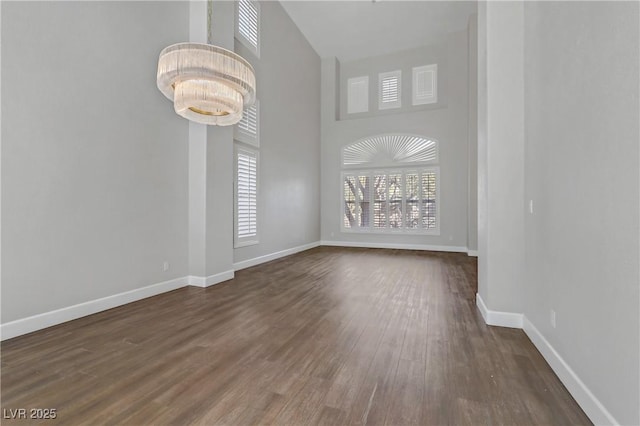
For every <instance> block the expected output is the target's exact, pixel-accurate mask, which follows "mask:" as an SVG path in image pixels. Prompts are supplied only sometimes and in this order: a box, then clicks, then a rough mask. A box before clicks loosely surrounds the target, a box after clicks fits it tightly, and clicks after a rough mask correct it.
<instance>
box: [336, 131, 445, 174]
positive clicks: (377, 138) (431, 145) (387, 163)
mask: <svg viewBox="0 0 640 426" xmlns="http://www.w3.org/2000/svg"><path fill="white" fill-rule="evenodd" d="M341 160H342V168H343V169H352V168H370V167H404V166H407V167H415V166H419V165H427V164H429V165H431V164H437V163H438V161H439V143H438V141H437V140H436V139H433V138H427V137H424V136H420V135H415V134H408V133H387V134H380V135H374V136H367V137H365V138H362V139H359V140H357V141H355V142H353V143H351V144H348V145H345V146H344V147H343V148H342V158H341Z"/></svg>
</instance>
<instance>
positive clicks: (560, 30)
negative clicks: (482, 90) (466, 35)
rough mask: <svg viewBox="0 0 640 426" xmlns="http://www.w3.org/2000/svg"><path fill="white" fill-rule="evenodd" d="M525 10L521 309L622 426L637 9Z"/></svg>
mask: <svg viewBox="0 0 640 426" xmlns="http://www.w3.org/2000/svg"><path fill="white" fill-rule="evenodd" d="M524 8H525V49H524V52H525V67H524V75H525V104H524V108H525V115H526V117H525V129H526V151H525V170H526V178H525V188H526V195H527V199H533V200H534V214H533V215H531V214H526V216H525V217H526V220H525V233H526V260H527V270H526V276H527V282H526V285H525V298H524V300H525V305H524V312H525V315H526V317H527V318H528V319H529V320H530V321H531V322H532V323H533V324H534V325H535V326H536V327H537V328H538V330H540V332H541V333H542V334H543V335H544V336H545V337H546V339H547V340H548V341H549V342H550V343H551V345H552V346H553V347H554V348H555V349H556V350H557V351H558V353H559V354H560V356H562V357H563V358H564V359H565V360H566V361H567V363H568V364H569V365H570V366H571V368H572V369H573V370H574V371H575V372H576V374H577V375H578V376H579V377H580V378H581V379H582V381H583V382H584V383H585V385H586V386H587V387H588V388H589V389H590V390H591V391H592V392H593V393H594V395H595V396H596V397H597V398H598V399H599V400H600V402H602V403H603V404H604V406H605V407H606V408H607V409H608V410H609V411H610V413H611V414H612V415H613V416H614V417H615V419H616V420H617V421H618V422H619V423H620V424H628V425H631V424H640V413H639V406H640V405H639V401H640V390H639V386H640V384H639V378H640V372H639V371H638V369H639V365H638V364H639V363H638V360H639V359H640V353H639V344H640V342H639V341H638V340H639V338H640V328H639V327H640V325H639V324H640V312H639V300H640V299H639V294H638V293H639V283H640V273H639V265H638V259H639V253H638V235H639V217H640V211H639V200H638V196H639V178H640V176H639V147H638V141H639V140H640V130H639V125H638V117H639V115H640V109H639V103H638V91H639V87H638V74H639V69H638V64H639V59H640V58H639V55H638V52H639V47H640V46H639V41H638V40H639V36H640V34H639V31H638V25H639V24H638V13H639V10H638V8H639V5H638V3H637V2H626V3H623V2H603V3H594V2H568V3H564V2H558V3H555V2H553V3H551V2H549V3H547V2H526V5H525V6H524ZM551 309H553V310H555V311H556V313H557V326H556V328H553V327H551V325H550V320H549V317H550V310H551Z"/></svg>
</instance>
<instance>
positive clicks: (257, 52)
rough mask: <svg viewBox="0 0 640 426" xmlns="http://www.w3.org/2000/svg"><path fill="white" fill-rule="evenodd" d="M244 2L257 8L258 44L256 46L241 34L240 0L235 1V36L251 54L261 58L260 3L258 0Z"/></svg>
mask: <svg viewBox="0 0 640 426" xmlns="http://www.w3.org/2000/svg"><path fill="white" fill-rule="evenodd" d="M242 1H246V2H248V3H251V4H252V5H253V6H254V7H255V8H256V13H257V15H258V16H257V28H258V34H257V44H256V45H255V46H254V44H253V42H252V41H251V40H249V39H248V38H247V37H246V36H245V35H244V34H242V33H241V32H240V0H236V1H235V6H236V7H235V36H236V40H238V41H239V42H240V43H242V44H243V45H244V46H245V47H246V48H247V49H249V50H250V51H251V52H253V53H254V54H255V55H256V57H258V58H260V39H261V38H262V37H261V34H260V32H261V31H260V15H261V14H260V2H258V1H256V0H242Z"/></svg>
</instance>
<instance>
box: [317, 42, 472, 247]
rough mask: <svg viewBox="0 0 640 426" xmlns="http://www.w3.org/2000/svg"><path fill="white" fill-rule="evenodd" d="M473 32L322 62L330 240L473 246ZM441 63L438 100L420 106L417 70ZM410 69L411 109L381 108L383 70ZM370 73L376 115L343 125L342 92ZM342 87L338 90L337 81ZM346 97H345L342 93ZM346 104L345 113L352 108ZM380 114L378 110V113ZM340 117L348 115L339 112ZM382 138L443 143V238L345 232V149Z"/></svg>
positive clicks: (406, 75)
mask: <svg viewBox="0 0 640 426" xmlns="http://www.w3.org/2000/svg"><path fill="white" fill-rule="evenodd" d="M467 43H468V40H467V32H466V31H462V32H456V33H452V34H450V35H449V37H448V39H447V42H446V43H442V44H436V45H432V46H426V47H424V48H420V49H412V50H408V51H405V52H400V53H396V54H391V55H385V56H381V57H376V58H368V59H363V60H359V61H355V62H351V63H340V64H339V67H340V73H339V75H340V76H339V78H337V77H336V67H337V66H338V63H337V61H336V60H335V58H327V59H323V61H322V240H329V241H342V242H356V243H370V244H385V243H391V244H422V245H441V246H454V247H467V206H468V185H469V182H468V174H467V173H468V164H467V163H468V158H467V156H468V142H467V139H468V127H467V124H468V113H469V111H468V110H469V105H468V90H467V86H468V74H467V61H468V49H467ZM431 63H438V80H439V81H438V103H437V104H435V105H430V106H427V107H421V108H413V107H411V106H410V104H411V93H410V84H407V83H410V81H411V67H412V66H419V65H426V64H431ZM398 68H402V70H403V74H402V81H403V94H402V99H403V101H402V102H403V105H405V107H403V108H401V109H400V110H386V111H381V112H378V111H377V98H376V96H375V94H376V93H377V81H378V72H382V71H392V70H395V69H398ZM364 74H368V75H369V84H370V88H371V87H372V86H373V89H372V90H373V92H371V94H370V111H371V112H370V113H363V114H357V115H356V114H354V116H357V117H353V118H352V116H351V115H348V116H346V115H345V114H342V117H343V118H345V119H343V120H336V119H335V117H336V93H337V92H339V93H344V92H345V91H346V90H344V85H345V84H346V80H347V79H348V78H349V77H353V76H359V75H364ZM340 83H341V84H342V85H343V87H342V88H341V90H336V84H340ZM341 98H343V96H341ZM345 102H346V101H345V100H344V99H342V101H341V103H342V104H343V105H341V108H340V110H341V111H342V112H344V111H346V104H345ZM371 109H372V110H373V111H372V110H371ZM338 116H340V115H338ZM380 133H412V134H418V135H424V136H426V137H431V138H435V139H437V140H438V141H439V142H440V180H441V189H440V191H441V192H440V196H441V200H442V201H441V209H440V215H441V225H440V232H441V234H440V235H439V236H434V235H380V234H366V235H365V234H360V233H347V232H344V233H342V232H341V231H340V223H341V220H342V217H341V211H342V209H341V205H342V203H341V182H340V172H341V148H342V147H343V146H344V145H347V144H349V143H352V142H355V141H356V140H358V139H360V138H363V137H366V136H372V135H376V134H380Z"/></svg>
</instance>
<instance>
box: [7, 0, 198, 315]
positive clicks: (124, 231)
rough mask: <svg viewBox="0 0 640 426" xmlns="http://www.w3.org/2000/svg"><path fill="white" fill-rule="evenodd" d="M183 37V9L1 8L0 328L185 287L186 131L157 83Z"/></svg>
mask: <svg viewBox="0 0 640 426" xmlns="http://www.w3.org/2000/svg"><path fill="white" fill-rule="evenodd" d="M187 37H188V4H187V3H185V2H175V3H173V2H157V3H156V2H126V3H124V2H123V3H120V2H103V3H98V2H86V3H84V2H65V3H63V2H42V3H35V2H21V3H18V2H15V3H14V2H6V1H3V2H2V37H1V38H2V55H3V58H2V59H3V60H2V89H3V91H2V114H3V116H2V229H3V233H2V256H3V258H2V266H3V268H2V322H3V323H4V322H8V321H12V320H16V319H19V318H23V317H27V316H30V315H34V314H38V313H42V312H47V311H51V310H54V309H58V308H63V307H67V306H70V305H74V304H77V303H81V302H85V301H89V300H93V299H96V298H100V297H104V296H109V295H113V294H116V293H120V292H124V291H127V290H132V289H136V288H139V287H143V286H147V285H150V284H155V283H158V282H161V281H165V280H169V279H172V278H176V277H181V276H185V275H186V274H187V220H188V219H187V175H188V174H187V145H186V140H187V122H186V121H185V120H184V119H182V118H180V117H178V116H177V115H176V114H175V113H174V112H173V106H172V104H171V102H169V101H168V100H167V99H165V98H164V96H163V95H162V94H161V93H160V92H159V91H158V89H157V88H156V84H155V72H156V67H157V60H158V54H159V52H160V50H161V49H162V48H163V47H165V46H167V45H169V44H172V43H175V42H178V41H181V40H185V39H186V38H187ZM165 260H166V261H168V262H170V270H169V271H168V272H163V269H162V262H163V261H165Z"/></svg>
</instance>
